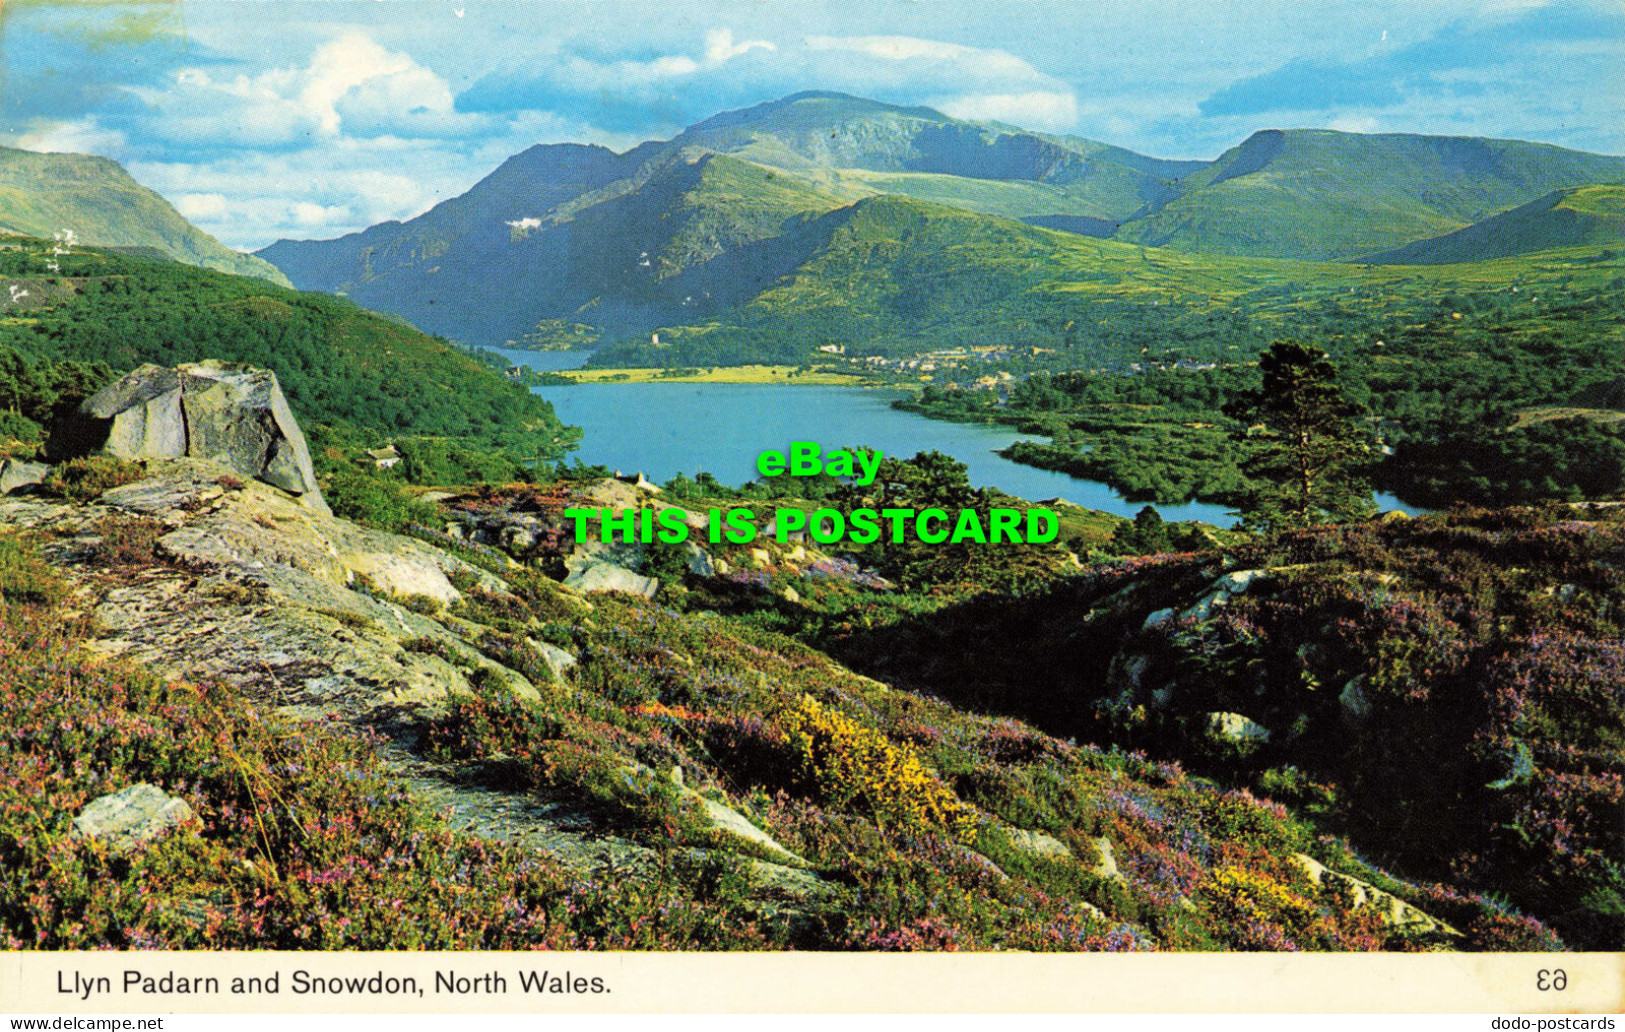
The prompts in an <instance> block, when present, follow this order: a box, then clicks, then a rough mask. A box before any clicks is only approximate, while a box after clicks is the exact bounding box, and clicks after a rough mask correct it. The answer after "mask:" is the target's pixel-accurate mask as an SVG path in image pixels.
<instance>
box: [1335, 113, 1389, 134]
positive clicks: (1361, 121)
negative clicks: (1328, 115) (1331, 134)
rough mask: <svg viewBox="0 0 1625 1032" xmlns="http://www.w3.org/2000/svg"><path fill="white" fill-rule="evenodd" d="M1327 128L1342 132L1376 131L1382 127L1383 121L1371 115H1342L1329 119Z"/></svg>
mask: <svg viewBox="0 0 1625 1032" xmlns="http://www.w3.org/2000/svg"><path fill="white" fill-rule="evenodd" d="M1326 128H1328V129H1332V130H1335V131H1336V132H1340V133H1374V132H1378V131H1380V130H1381V129H1382V123H1381V122H1379V121H1377V120H1376V119H1375V118H1373V117H1371V116H1370V115H1340V116H1338V117H1336V118H1332V119H1329V120H1328V121H1327V122H1326Z"/></svg>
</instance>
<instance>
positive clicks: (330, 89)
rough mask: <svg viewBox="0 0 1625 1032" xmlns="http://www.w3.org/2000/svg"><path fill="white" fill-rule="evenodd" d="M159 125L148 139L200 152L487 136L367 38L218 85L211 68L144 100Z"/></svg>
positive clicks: (443, 87)
mask: <svg viewBox="0 0 1625 1032" xmlns="http://www.w3.org/2000/svg"><path fill="white" fill-rule="evenodd" d="M136 92H137V93H138V94H139V95H140V96H142V98H143V99H144V100H146V101H147V103H148V104H149V106H151V107H152V108H153V109H154V112H155V116H154V117H152V118H151V119H150V120H149V124H148V126H147V129H148V131H149V132H150V133H151V134H153V135H154V136H156V137H158V138H160V139H167V140H169V141H171V142H174V143H179V144H183V145H187V146H193V147H211V146H216V147H221V148H230V147H276V146H287V145H303V144H306V143H310V142H314V141H315V140H317V139H328V140H331V139H336V138H338V137H340V136H342V135H352V136H382V135H386V134H392V133H393V134H399V135H406V136H423V137H439V136H447V135H454V134H457V135H461V134H467V133H470V132H473V131H477V130H478V129H480V128H481V127H480V125H479V121H480V120H479V119H478V118H477V116H470V115H465V114H461V113H458V112H457V111H455V110H454V108H453V98H452V92H451V87H450V86H449V85H448V84H447V83H446V81H445V80H444V79H442V78H441V77H440V76H439V75H437V74H435V73H434V72H433V71H431V70H430V69H428V68H425V67H424V66H422V65H420V64H418V63H417V62H416V61H414V60H413V59H412V58H411V57H409V56H408V55H406V54H403V53H399V52H396V51H391V50H388V49H386V48H385V47H383V46H380V45H379V44H378V43H377V42H375V41H374V40H373V39H372V38H371V37H369V36H368V35H366V34H365V33H362V32H356V31H350V32H345V33H342V34H341V35H339V36H336V37H334V38H332V39H330V40H328V41H327V42H325V43H323V44H322V45H320V46H319V47H317V48H316V50H315V51H314V52H313V53H312V54H311V57H310V61H309V63H308V64H305V65H303V66H289V67H281V68H273V69H269V70H267V71H264V72H261V73H260V74H258V75H254V76H248V75H238V76H236V77H235V78H231V79H218V80H217V79H215V78H213V77H212V76H211V75H210V74H209V72H208V71H206V70H204V69H201V68H188V69H184V70H182V71H180V72H177V73H176V74H175V77H174V82H173V85H172V86H170V87H169V88H167V89H165V90H163V91H158V90H152V89H143V90H138V91H136Z"/></svg>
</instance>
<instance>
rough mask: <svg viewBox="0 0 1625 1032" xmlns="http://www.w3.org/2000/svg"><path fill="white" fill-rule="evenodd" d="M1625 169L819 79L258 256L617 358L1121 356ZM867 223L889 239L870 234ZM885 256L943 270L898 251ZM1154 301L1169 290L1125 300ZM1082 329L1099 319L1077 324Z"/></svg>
mask: <svg viewBox="0 0 1625 1032" xmlns="http://www.w3.org/2000/svg"><path fill="white" fill-rule="evenodd" d="M1620 179H1625V159H1621V158H1611V157H1603V156H1598V155H1589V154H1581V153H1578V152H1574V151H1566V150H1562V149H1560V148H1557V147H1549V146H1542V145H1536V144H1528V143H1520V142H1516V141H1498V140H1475V139H1455V138H1444V137H1423V136H1361V135H1355V134H1350V133H1335V132H1320V131H1307V130H1304V131H1291V132H1279V131H1271V132H1264V133H1258V134H1255V135H1254V136H1253V137H1252V138H1250V139H1249V140H1247V141H1246V142H1245V143H1243V144H1242V145H1241V146H1239V147H1236V148H1234V149H1232V150H1231V151H1229V152H1227V153H1226V154H1225V155H1224V156H1223V157H1221V158H1220V159H1219V160H1217V161H1215V162H1212V163H1203V162H1190V161H1166V160H1162V159H1156V158H1148V157H1145V156H1143V155H1136V154H1134V153H1133V152H1130V151H1125V150H1123V149H1121V148H1115V147H1111V146H1109V145H1107V144H1101V143H1096V142H1094V141H1089V140H1083V139H1078V138H1074V137H1066V136H1053V135H1041V134H1035V133H1028V132H1024V131H1021V130H1018V129H1014V128H1011V127H1009V126H1004V125H996V124H975V123H970V122H964V121H959V120H955V119H952V118H948V117H946V116H944V115H942V114H940V113H938V112H935V111H932V110H930V109H928V108H904V107H897V106H894V105H888V104H881V103H876V102H874V101H868V100H863V99H860V98H856V97H850V96H845V95H842V94H833V93H804V94H797V95H795V96H792V97H787V98H784V99H783V100H778V101H773V102H770V103H766V104H760V105H757V106H755V107H752V108H748V109H745V110H740V111H730V112H725V113H722V114H719V115H716V116H715V117H713V118H709V119H706V120H705V121H702V122H699V123H697V124H696V125H694V126H692V127H690V128H689V129H687V130H685V131H684V132H682V133H680V134H679V135H678V136H676V137H675V138H674V139H672V140H671V141H667V142H651V143H646V144H643V145H641V146H639V147H636V148H634V149H632V150H630V151H628V152H626V153H625V154H621V155H616V154H612V153H611V152H609V151H606V150H603V149H601V148H588V147H573V146H555V147H538V148H532V149H531V150H529V151H526V152H524V153H523V154H520V155H516V156H515V157H514V158H512V159H510V160H509V161H508V162H506V163H505V164H504V165H503V166H502V167H501V168H499V169H498V170H496V171H495V172H493V173H492V175H491V176H489V177H487V178H486V179H485V180H483V181H482V182H480V183H479V184H477V185H476V186H475V187H474V188H472V189H471V190H469V191H468V193H466V194H464V195H463V196H462V197H459V198H456V199H454V200H451V201H447V202H445V203H443V204H441V205H439V206H437V207H436V208H435V209H433V210H432V211H430V212H428V213H426V214H425V215H423V216H421V217H419V218H417V219H414V220H412V221H410V222H408V223H404V224H397V223H386V224H383V225H380V226H375V227H373V228H371V229H369V230H367V231H366V232H364V233H360V234H353V235H351V236H349V237H345V238H342V239H340V240H335V241H305V242H291V241H281V242H279V243H277V244H275V245H273V246H272V247H270V248H267V249H266V250H265V251H263V252H261V253H262V255H263V256H264V257H266V258H269V259H271V260H273V261H275V262H276V263H277V264H278V265H279V267H281V268H282V269H283V270H284V271H286V272H287V273H288V274H289V275H290V276H291V277H292V279H293V280H294V282H295V283H297V284H298V285H299V286H301V287H304V288H315V289H325V290H335V291H341V292H344V293H346V294H348V295H349V296H350V297H352V298H354V299H355V300H357V301H359V302H360V303H362V304H364V305H366V306H368V307H371V308H374V309H378V310H381V311H388V312H392V313H395V314H398V315H401V316H403V317H405V318H407V319H409V320H411V321H412V322H413V323H415V324H416V325H419V326H422V327H424V328H426V329H430V330H433V331H435V332H440V333H445V334H447V335H450V336H454V337H457V338H461V339H463V340H468V341H472V342H477V343H496V342H501V341H505V340H510V339H512V340H518V339H522V338H526V337H531V338H532V339H539V340H541V341H543V342H547V341H551V340H564V339H569V340H571V341H580V340H582V339H591V338H597V339H598V340H600V341H603V342H608V343H612V344H617V345H624V347H622V348H620V349H619V350H618V351H617V352H616V354H615V356H608V355H606V356H605V360H613V361H621V360H624V359H626V356H628V355H630V354H632V353H633V352H641V358H642V360H645V361H648V362H652V363H654V364H667V362H668V360H669V361H677V360H678V359H677V358H676V353H672V352H656V351H653V350H650V349H648V348H646V347H645V348H641V349H640V348H639V346H638V342H639V341H642V340H648V335H649V334H650V333H651V332H652V331H656V330H663V329H666V328H675V327H688V328H690V330H692V331H693V332H691V333H689V334H688V338H689V339H690V340H694V339H697V336H698V335H701V334H704V333H708V332H710V331H711V330H714V329H721V330H723V331H724V333H723V335H724V336H726V335H728V334H730V333H733V331H735V330H740V329H742V328H744V327H749V326H755V325H765V323H772V322H775V320H776V321H777V322H776V328H775V329H774V331H773V334H774V339H771V340H770V339H769V338H767V337H765V336H761V337H757V338H754V340H755V343H750V344H745V343H742V340H743V338H738V337H735V338H734V343H733V344H730V345H728V347H727V348H725V349H723V351H720V352H715V354H714V356H713V357H718V358H723V359H724V360H727V361H749V360H754V359H761V358H765V357H767V354H766V353H765V352H764V350H763V349H764V348H767V349H768V350H770V351H771V353H772V354H773V356H774V357H776V358H778V359H780V360H785V361H792V362H800V361H801V360H803V359H804V358H805V357H806V354H807V352H808V351H809V350H810V349H811V348H812V347H816V346H822V345H824V344H826V343H829V344H853V343H856V344H859V345H861V346H863V347H866V348H867V347H873V348H878V349H882V350H887V349H889V350H891V351H893V352H895V351H896V349H897V348H898V347H899V346H901V344H902V342H905V341H906V342H910V343H911V344H915V345H922V346H924V347H930V346H933V345H934V344H936V343H940V342H942V341H944V340H945V339H953V340H956V341H959V342H961V343H971V342H972V338H973V337H974V336H975V335H981V337H982V338H983V339H981V340H977V341H975V342H976V343H982V344H999V345H1013V344H1014V345H1021V344H1031V345H1033V346H1046V347H1048V346H1054V344H1055V341H1056V339H1057V337H1060V338H1063V339H1065V338H1067V336H1068V334H1071V336H1072V337H1078V336H1080V335H1082V336H1085V337H1087V338H1088V339H1090V340H1092V341H1097V342H1101V341H1104V342H1105V343H1108V344H1111V345H1112V346H1115V347H1117V348H1118V349H1119V350H1120V351H1125V353H1126V351H1127V350H1134V351H1137V350H1138V349H1139V348H1140V347H1144V346H1148V345H1151V344H1155V343H1158V341H1157V340H1156V338H1155V333H1157V332H1161V331H1163V330H1166V329H1168V327H1169V325H1170V320H1171V319H1172V318H1174V316H1171V315H1170V310H1169V309H1168V308H1167V307H1166V306H1168V305H1170V304H1172V305H1173V306H1174V309H1173V311H1174V312H1184V313H1191V312H1199V313H1200V314H1201V317H1202V318H1204V319H1209V320H1216V321H1219V322H1224V321H1226V320H1228V321H1230V322H1234V319H1233V317H1232V316H1230V315H1228V314H1227V313H1225V312H1224V311H1222V310H1220V307H1219V306H1220V304H1221V302H1222V299H1226V298H1229V299H1234V298H1236V297H1239V296H1242V295H1246V294H1250V293H1260V294H1261V293H1262V292H1263V291H1264V290H1265V289H1266V288H1276V287H1279V286H1281V285H1282V284H1283V283H1297V284H1308V285H1311V286H1313V284H1314V283H1316V282H1317V281H1319V280H1327V281H1333V282H1338V283H1343V284H1344V285H1345V287H1347V288H1348V289H1354V290H1359V289H1363V288H1364V283H1363V281H1359V280H1349V279H1348V277H1346V276H1345V275H1344V274H1343V273H1341V272H1335V271H1331V270H1327V269H1321V268H1319V267H1314V268H1310V267H1302V268H1295V269H1288V268H1286V267H1285V266H1280V265H1274V264H1269V263H1268V262H1266V263H1264V264H1254V265H1251V266H1248V265H1247V264H1246V263H1247V262H1249V261H1251V262H1257V261H1258V260H1259V259H1261V258H1289V259H1295V260H1311V261H1316V262H1319V261H1326V260H1346V259H1352V258H1358V257H1361V256H1364V255H1370V254H1372V253H1374V252H1379V251H1384V250H1387V249H1390V248H1393V247H1396V246H1401V245H1404V244H1408V243H1411V242H1413V241H1416V240H1420V239H1426V238H1431V237H1436V236H1439V235H1441V234H1444V233H1449V232H1453V231H1455V230H1458V229H1461V228H1462V227H1464V226H1466V225H1468V224H1470V223H1473V222H1475V221H1478V220H1481V219H1484V218H1487V217H1489V216H1492V215H1494V214H1496V213H1498V212H1502V211H1505V210H1506V209H1508V208H1512V207H1515V206H1517V205H1520V204H1526V203H1528V202H1530V201H1533V200H1535V199H1536V198H1538V197H1540V196H1541V195H1542V194H1548V193H1550V192H1552V191H1553V190H1555V189H1559V188H1570V187H1577V186H1581V185H1586V184H1598V183H1608V182H1613V181H1617V180H1620ZM883 200H890V201H907V202H910V204H913V205H914V206H912V207H910V206H909V205H907V204H905V205H904V206H902V207H897V206H895V205H888V204H878V203H876V202H879V201H883ZM933 208H940V209H941V210H940V211H938V212H937V213H935V214H930V215H922V213H924V212H925V211H926V210H927V209H933ZM950 211H952V212H958V217H951V216H950V214H949V212H950ZM922 218H923V219H924V224H923V225H924V226H925V228H924V229H922V228H921V225H922V224H921V223H920V221H919V220H920V219H922ZM899 219H900V221H899ZM1004 220H1020V221H1021V222H1025V223H1028V226H1026V227H1017V226H1011V225H1008V224H1005V222H1004ZM993 223H998V224H997V225H994V224H993ZM843 228H844V232H842V230H843ZM1047 230H1054V231H1061V232H1059V233H1054V232H1045V231H1047ZM890 232H896V233H899V234H905V235H900V236H890V237H888V236H887V235H886V234H887V233H890ZM907 234H912V235H907ZM1088 237H1094V238H1108V237H1109V238H1113V240H1114V241H1115V244H1116V246H1115V247H1105V248H1103V247H1101V246H1098V245H1096V244H1091V243H1090V242H1089V240H1087V239H1086V238H1088ZM856 239H861V240H863V241H865V245H864V246H865V247H866V248H867V250H861V249H858V248H857V247H856V245H850V246H849V244H848V243H847V242H848V241H851V240H856ZM848 252H850V253H848ZM838 254H839V255H843V256H844V257H837V255H838ZM1198 254H1202V255H1205V257H1201V258H1198V257H1197V255H1198ZM889 255H895V256H896V257H897V260H898V261H901V262H904V263H905V265H906V264H908V263H915V264H916V265H917V267H918V268H919V269H921V270H925V269H929V270H930V271H929V273H926V272H921V273H919V274H913V273H909V272H907V270H906V269H905V268H903V267H900V266H899V267H891V266H888V265H887V261H888V256H889ZM1218 256H1226V257H1218ZM814 259H817V262H818V264H817V265H816V267H811V268H804V267H803V263H805V262H808V261H813V260H814ZM843 262H857V263H859V264H858V266H854V267H855V268H856V267H861V268H862V270H863V271H862V273H861V275H857V276H856V277H854V276H853V275H849V274H848V273H847V272H844V271H842V263H843ZM871 277H872V278H871ZM798 284H800V285H799V286H798ZM1314 289H1315V291H1316V293H1317V294H1324V293H1325V292H1324V291H1321V290H1319V288H1318V287H1316V288H1314ZM804 290H805V291H806V292H807V297H809V298H816V299H818V300H817V302H816V303H812V302H808V301H807V300H806V298H803V297H802V296H801V294H802V292H803V291H804ZM764 292H769V293H767V294H764ZM1418 296H1421V295H1418ZM1080 297H1086V298H1087V299H1088V302H1089V303H1088V304H1084V303H1082V301H1080ZM1266 300H1267V303H1268V305H1270V306H1273V307H1281V305H1280V304H1279V303H1278V302H1279V301H1280V299H1266ZM1143 302H1155V305H1154V306H1153V307H1156V306H1164V307H1163V308H1162V310H1160V311H1150V312H1142V311H1130V310H1129V309H1134V308H1138V307H1140V306H1141V305H1142V303H1143ZM1101 305H1119V306H1122V307H1123V308H1124V311H1123V313H1122V315H1123V317H1122V318H1120V319H1116V320H1115V322H1114V320H1113V319H1108V318H1106V317H1105V316H1103V315H1102V309H1101V307H1100V306H1101ZM763 313H773V314H770V315H769V316H768V317H766V318H765V320H764V316H763ZM792 313H793V319H794V320H795V321H793V322H791V321H787V320H789V319H791V318H792ZM953 320H959V321H958V322H954V321H953ZM1044 320H1051V323H1045V322H1044ZM1067 323H1071V324H1073V325H1074V327H1082V329H1077V330H1076V331H1075V332H1074V331H1063V330H1057V329H1056V328H1055V327H1056V326H1064V325H1065V324H1067ZM582 327H586V329H585V330H582ZM764 332H765V330H764ZM1183 332H1186V333H1188V334H1190V335H1195V334H1197V333H1198V332H1199V331H1198V328H1197V327H1196V326H1195V324H1194V323H1192V324H1191V325H1190V326H1189V327H1188V330H1187V331H1183ZM1148 335H1150V336H1148ZM662 336H663V337H666V336H667V335H666V334H664V333H663V334H662ZM713 339H714V340H720V339H721V338H720V337H716V336H714V335H713ZM1182 339H1183V338H1182ZM1254 343H1256V342H1254ZM706 350H707V352H708V353H709V352H710V351H711V350H712V349H710V348H707V349H706ZM616 356H618V357H616ZM691 357H692V356H691Z"/></svg>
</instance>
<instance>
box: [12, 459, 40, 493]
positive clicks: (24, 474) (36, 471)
mask: <svg viewBox="0 0 1625 1032" xmlns="http://www.w3.org/2000/svg"><path fill="white" fill-rule="evenodd" d="M50 472H51V467H49V466H47V465H45V464H44V463H43V462H22V461H19V460H17V459H5V460H3V461H0V495H7V494H10V493H11V492H13V491H15V490H17V489H18V488H22V487H30V486H32V485H34V484H38V483H40V482H42V481H43V480H44V479H45V477H46V475H47V474H49V473H50Z"/></svg>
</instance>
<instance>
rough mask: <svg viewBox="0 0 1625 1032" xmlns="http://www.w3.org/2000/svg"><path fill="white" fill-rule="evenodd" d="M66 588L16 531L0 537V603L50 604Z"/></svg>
mask: <svg viewBox="0 0 1625 1032" xmlns="http://www.w3.org/2000/svg"><path fill="white" fill-rule="evenodd" d="M66 592H67V588H66V586H65V585H64V584H63V583H62V579H61V578H60V577H58V576H57V575H56V572H55V571H54V570H52V569H51V568H50V567H49V566H47V565H46V563H45V560H43V559H41V558H40V557H39V555H38V553H36V552H35V551H34V550H33V549H32V548H30V547H29V546H28V544H27V543H26V542H24V541H23V540H22V539H21V538H19V537H17V536H16V535H15V534H11V535H6V536H4V537H0V603H8V604H18V603H21V604H26V605H53V604H55V603H56V602H57V601H59V600H60V599H61V598H62V596H63V595H64V594H66Z"/></svg>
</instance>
